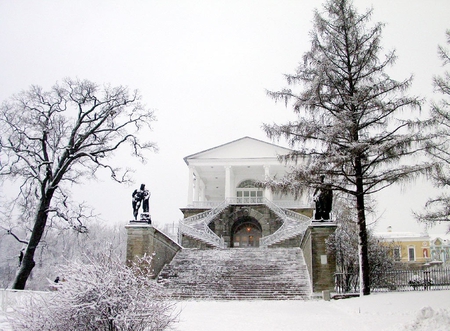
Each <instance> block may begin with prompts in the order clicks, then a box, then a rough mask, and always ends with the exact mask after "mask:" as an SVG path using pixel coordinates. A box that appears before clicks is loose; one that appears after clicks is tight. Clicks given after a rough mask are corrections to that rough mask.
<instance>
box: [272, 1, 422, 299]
mask: <svg viewBox="0 0 450 331" xmlns="http://www.w3.org/2000/svg"><path fill="white" fill-rule="evenodd" d="M371 14H372V10H368V11H367V12H365V13H364V14H362V15H360V14H358V12H357V11H356V9H355V8H354V6H353V5H352V2H351V1H349V0H328V1H327V2H326V3H325V4H324V6H323V11H321V12H320V11H318V10H316V11H315V13H314V25H313V29H312V31H311V33H310V35H311V49H310V50H309V51H307V52H306V53H305V54H304V56H303V62H302V63H301V64H300V65H299V66H298V68H297V70H296V72H295V73H294V74H292V75H286V80H287V83H288V87H287V88H285V89H283V90H281V91H278V92H268V94H269V95H270V96H271V97H273V98H274V99H275V100H282V101H284V102H285V103H286V105H288V104H290V101H293V110H294V112H295V113H296V114H297V116H298V119H297V120H295V121H291V122H289V123H287V124H283V125H278V124H272V125H268V124H265V125H264V130H265V131H266V133H267V135H268V136H269V137H271V138H280V137H284V138H286V139H287V141H288V142H289V144H290V145H291V147H292V148H293V152H292V153H290V154H289V155H285V156H283V157H282V158H283V160H284V161H299V160H306V161H307V163H306V164H307V165H306V166H305V165H304V164H305V163H304V162H302V163H297V164H298V165H297V166H296V167H295V168H294V169H293V171H292V172H291V173H290V174H289V175H287V176H286V177H285V178H283V179H281V180H271V181H268V182H267V183H266V185H267V186H270V187H272V189H274V190H276V191H282V192H293V193H295V194H299V193H301V192H302V191H303V190H305V188H308V187H309V188H313V189H314V188H316V187H319V186H320V185H322V183H321V179H320V177H321V176H322V175H324V176H325V178H326V181H327V184H330V185H331V186H332V188H333V190H338V191H341V192H344V193H346V194H348V196H349V198H352V200H354V201H355V208H356V210H357V223H358V236H359V255H360V259H359V260H360V270H361V294H364V295H367V294H370V279H369V278H370V277H369V270H370V268H369V259H368V252H367V229H366V207H365V205H366V200H367V197H368V195H370V194H373V193H376V192H379V191H380V190H382V189H384V188H386V187H388V186H390V185H392V184H394V183H397V182H400V181H404V180H408V179H411V177H412V176H414V175H417V174H419V173H420V172H421V171H425V170H426V169H427V168H428V164H424V163H421V164H414V165H410V164H408V163H405V162H400V161H401V160H403V159H404V157H406V156H411V155H413V154H416V153H418V152H419V151H420V148H419V147H418V146H419V145H418V144H415V142H417V141H418V140H421V139H422V138H423V137H422V136H421V135H420V134H419V130H418V126H419V124H420V122H419V121H418V120H417V119H414V118H415V115H413V111H414V110H416V109H420V103H421V100H420V99H419V98H417V97H409V96H407V95H405V91H406V90H407V89H408V88H409V87H410V85H411V82H412V77H409V78H407V79H405V80H402V81H396V80H393V79H391V78H390V77H389V76H388V75H387V74H386V72H385V69H386V68H388V67H390V66H391V65H393V64H394V62H395V60H396V56H395V52H394V51H392V52H389V53H387V54H386V55H380V53H381V52H382V47H381V45H380V41H381V32H382V28H383V24H381V23H375V24H373V25H370V18H371ZM297 88H298V89H299V90H300V91H299V92H296V91H295V89H297ZM401 115H404V116H403V117H401Z"/></svg>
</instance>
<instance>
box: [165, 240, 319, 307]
mask: <svg viewBox="0 0 450 331" xmlns="http://www.w3.org/2000/svg"><path fill="white" fill-rule="evenodd" d="M158 282H160V283H161V284H163V285H164V287H165V288H166V290H167V293H168V295H169V296H171V297H173V298H179V299H214V300H219V299H222V300H232V299H238V300H254V299H263V300H287V299H297V300H299V299H302V300H303V299H307V298H309V296H310V283H309V277H308V272H307V268H306V265H305V263H304V259H303V254H302V251H301V250H300V249H299V248H268V249H259V248H234V249H211V250H198V249H183V250H181V251H180V252H179V253H178V254H177V255H176V256H175V258H174V259H173V261H172V262H171V263H170V264H169V265H166V266H165V267H164V269H163V270H162V271H161V273H160V275H159V277H158Z"/></svg>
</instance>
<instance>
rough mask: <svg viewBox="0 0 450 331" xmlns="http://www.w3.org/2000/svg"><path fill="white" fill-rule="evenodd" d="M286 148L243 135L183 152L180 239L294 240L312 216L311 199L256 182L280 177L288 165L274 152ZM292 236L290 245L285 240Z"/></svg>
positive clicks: (250, 243) (187, 243) (247, 243)
mask: <svg viewBox="0 0 450 331" xmlns="http://www.w3.org/2000/svg"><path fill="white" fill-rule="evenodd" d="M289 152H291V150H289V149H288V148H285V147H281V146H277V145H274V144H271V143H267V142H264V141H261V140H257V139H254V138H250V137H244V138H241V139H237V140H234V141H231V142H229V143H226V144H223V145H220V146H217V147H213V148H210V149H207V150H204V151H201V152H198V153H195V154H192V155H189V156H187V157H185V158H184V160H185V162H186V164H187V165H188V167H189V187H188V202H187V206H186V207H185V208H181V211H182V212H183V214H184V219H183V220H182V221H181V222H180V227H179V235H180V237H179V242H180V244H181V245H182V246H183V247H199V248H201V247H204V246H205V245H206V246H214V247H219V248H225V247H230V248H231V247H255V246H257V247H259V246H265V247H268V246H273V245H284V246H292V245H298V244H299V243H298V242H299V241H300V240H301V237H302V235H303V233H304V232H305V230H306V228H307V227H308V226H309V224H310V222H311V217H312V216H313V208H312V201H311V198H310V197H308V196H304V197H300V199H297V200H296V199H294V197H293V196H292V195H280V194H274V193H273V192H272V191H271V190H270V189H267V188H266V189H265V188H261V187H258V185H256V183H257V182H259V181H263V180H265V179H268V178H274V177H276V178H282V177H283V176H284V175H285V174H286V172H287V171H288V170H289V168H288V167H287V166H286V165H285V164H284V163H282V162H280V160H279V156H280V155H286V154H287V153H289ZM297 166H301V164H297ZM293 238H294V239H295V240H296V241H297V243H296V244H293V243H292V242H289V240H291V241H292V240H294V239H293Z"/></svg>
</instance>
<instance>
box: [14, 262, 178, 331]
mask: <svg viewBox="0 0 450 331" xmlns="http://www.w3.org/2000/svg"><path fill="white" fill-rule="evenodd" d="M89 261H90V263H88V264H85V263H80V262H71V263H69V265H67V266H65V267H63V269H62V271H61V276H60V278H61V279H62V281H60V282H59V283H58V285H57V290H56V291H54V292H51V294H49V295H45V296H44V295H43V296H41V297H33V298H30V299H29V300H26V301H25V302H23V304H22V305H19V306H17V307H16V308H15V310H14V314H13V317H12V319H11V322H12V323H13V325H14V327H15V328H16V329H19V330H30V331H33V330H36V331H54V330H130V331H131V330H133V331H141V330H142V331H144V330H146V331H149V330H151V331H162V330H167V329H168V328H169V327H170V326H171V325H172V324H173V323H175V322H176V320H177V317H178V314H177V313H176V312H175V309H174V308H175V307H174V303H172V302H169V301H167V300H165V299H164V297H163V296H162V293H161V292H160V291H161V290H160V288H159V286H158V284H157V283H156V282H155V281H154V280H152V279H150V277H149V274H151V264H150V262H151V258H149V257H146V256H144V257H143V258H141V259H138V260H136V261H135V262H133V264H132V265H131V266H126V265H125V264H124V263H123V261H121V260H120V259H119V258H118V257H116V256H107V255H99V256H98V257H96V258H90V259H89Z"/></svg>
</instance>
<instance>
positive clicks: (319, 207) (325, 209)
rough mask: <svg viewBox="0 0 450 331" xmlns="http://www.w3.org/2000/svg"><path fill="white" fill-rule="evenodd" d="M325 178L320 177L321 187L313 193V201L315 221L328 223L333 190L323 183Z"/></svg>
mask: <svg viewBox="0 0 450 331" xmlns="http://www.w3.org/2000/svg"><path fill="white" fill-rule="evenodd" d="M324 179H325V176H324V175H322V176H320V181H321V183H322V184H321V185H320V186H319V187H317V188H316V190H315V191H314V196H313V200H314V201H315V202H316V213H315V216H314V219H315V220H320V221H328V220H329V219H330V212H331V207H332V204H333V190H332V189H331V185H330V184H325V183H324Z"/></svg>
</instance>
